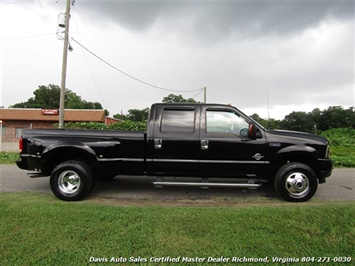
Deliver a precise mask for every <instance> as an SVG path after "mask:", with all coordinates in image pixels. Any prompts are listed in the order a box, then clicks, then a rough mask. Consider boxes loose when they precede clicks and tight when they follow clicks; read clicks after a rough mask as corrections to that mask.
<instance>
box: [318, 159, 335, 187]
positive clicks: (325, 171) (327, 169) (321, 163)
mask: <svg viewBox="0 0 355 266" xmlns="http://www.w3.org/2000/svg"><path fill="white" fill-rule="evenodd" d="M318 169H319V176H318V178H319V183H325V179H326V178H327V177H329V176H330V175H331V174H332V171H333V160H331V159H318Z"/></svg>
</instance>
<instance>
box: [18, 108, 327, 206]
mask: <svg viewBox="0 0 355 266" xmlns="http://www.w3.org/2000/svg"><path fill="white" fill-rule="evenodd" d="M20 150H21V151H20V155H21V158H20V159H19V160H18V161H17V162H16V163H17V166H18V167H19V168H21V169H26V170H34V171H36V172H35V173H32V174H31V176H32V177H35V176H38V175H40V176H50V187H51V189H52V191H53V193H54V194H55V195H56V196H57V197H58V198H60V199H62V200H67V201H74V200H81V199H83V198H84V197H85V196H87V195H88V194H89V192H90V191H91V190H92V188H93V186H94V185H95V183H96V180H107V179H111V178H113V177H115V176H117V175H125V176H127V175H129V176H130V175H131V176H137V175H144V176H154V177H156V181H155V182H153V184H154V185H155V186H200V187H222V186H227V187H240V188H258V187H260V186H261V185H263V184H264V183H267V182H273V184H274V188H275V190H276V192H277V193H278V194H279V195H280V196H281V197H282V198H284V199H285V200H287V201H294V202H301V201H307V200H309V199H310V198H312V196H313V195H314V194H315V193H316V190H317V187H318V184H320V183H324V182H325V181H326V178H327V177H329V176H330V175H331V172H332V168H333V162H332V160H331V159H330V156H329V155H330V151H329V142H328V141H327V140H326V139H325V138H323V137H320V136H316V135H312V134H308V133H301V132H293V131H278V130H268V129H266V128H264V127H263V126H261V125H260V124H258V123H257V122H256V121H254V120H253V119H252V118H250V117H248V116H247V115H245V114H244V113H243V112H241V111H240V110H238V109H237V108H235V107H233V106H229V105H221V104H153V105H152V107H151V109H150V114H149V118H148V122H147V131H146V132H140V131H139V132H134V131H104V130H65V129H30V130H24V131H23V134H22V137H21V139H20ZM167 177H176V178H175V179H174V181H173V182H172V181H170V180H169V178H167ZM170 179H171V178H170Z"/></svg>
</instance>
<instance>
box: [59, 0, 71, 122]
mask: <svg viewBox="0 0 355 266" xmlns="http://www.w3.org/2000/svg"><path fill="white" fill-rule="evenodd" d="M69 19H70V0H67V8H66V11H65V32H64V47H63V63H62V82H61V85H60V99H59V126H58V127H59V128H63V127H64V101H65V83H66V78H67V59H68V44H69Z"/></svg>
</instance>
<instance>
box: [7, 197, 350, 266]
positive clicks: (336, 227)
mask: <svg viewBox="0 0 355 266" xmlns="http://www.w3.org/2000/svg"><path fill="white" fill-rule="evenodd" d="M0 212H1V216H0V225H1V227H0V254H1V261H0V264H2V265H85V264H89V263H90V260H97V261H98V260H99V258H102V260H105V259H106V260H108V264H109V263H110V260H111V259H112V258H115V259H117V260H118V261H119V260H120V257H122V258H123V259H126V260H127V261H126V262H125V263H124V262H122V260H121V263H120V262H118V263H115V264H117V265H125V264H127V262H129V260H130V258H132V260H137V261H138V260H139V259H138V258H140V259H141V260H147V262H146V263H142V264H145V265H162V264H167V263H162V262H151V261H150V260H151V258H153V257H154V258H161V257H168V256H169V257H170V258H178V257H180V262H181V260H182V257H189V258H195V257H199V258H201V259H203V258H205V260H204V262H203V263H199V264H200V265H201V264H206V263H207V260H208V258H209V257H215V258H220V257H221V256H223V257H224V258H229V259H230V260H231V259H232V258H233V257H247V258H265V257H268V260H269V261H270V262H271V261H272V257H275V256H277V257H297V258H300V259H301V258H302V257H316V258H318V257H331V258H333V257H339V256H345V257H352V259H353V260H354V259H355V257H354V255H355V250H354V245H355V204H354V202H327V203H304V204H291V203H280V204H276V205H275V204H273V205H271V206H269V205H266V204H263V203H261V204H259V205H258V204H251V205H250V204H246V205H245V206H242V207H238V208H236V207H192V206H191V207H161V206H160V207H158V206H148V207H147V206H145V207H142V206H141V207H140V206H112V205H104V204H102V203H93V202H87V201H85V202H63V201H58V200H57V199H55V198H54V197H53V196H50V195H43V194H34V193H0ZM94 258H95V259H94ZM133 258H135V259H133ZM230 260H229V262H231V261H230ZM192 264H196V263H192ZM262 264H263V263H259V264H258V265H262ZM270 264H271V265H272V264H273V263H270ZM175 265H178V264H176V263H175ZM185 265H188V263H185ZM210 265H213V264H210ZM286 265H287V264H286ZM307 265H312V263H308V264H307ZM314 265H316V264H314ZM317 265H319V264H317ZM327 265H332V263H327Z"/></svg>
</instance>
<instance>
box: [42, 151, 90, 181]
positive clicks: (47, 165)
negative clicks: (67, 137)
mask: <svg viewBox="0 0 355 266" xmlns="http://www.w3.org/2000/svg"><path fill="white" fill-rule="evenodd" d="M70 160H76V161H82V162H86V163H88V164H89V165H90V166H91V167H92V166H93V165H94V164H93V162H95V161H96V159H95V158H94V156H93V155H92V154H90V153H88V152H85V151H83V150H80V149H75V148H69V149H68V148H61V149H57V150H55V151H52V152H51V153H50V154H48V155H47V156H45V158H44V160H43V163H42V168H41V171H42V173H43V174H44V175H50V174H51V172H52V171H53V169H54V168H55V167H56V166H57V165H58V164H60V163H62V162H65V161H70ZM93 170H94V169H93Z"/></svg>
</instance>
